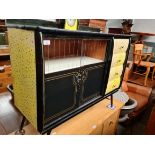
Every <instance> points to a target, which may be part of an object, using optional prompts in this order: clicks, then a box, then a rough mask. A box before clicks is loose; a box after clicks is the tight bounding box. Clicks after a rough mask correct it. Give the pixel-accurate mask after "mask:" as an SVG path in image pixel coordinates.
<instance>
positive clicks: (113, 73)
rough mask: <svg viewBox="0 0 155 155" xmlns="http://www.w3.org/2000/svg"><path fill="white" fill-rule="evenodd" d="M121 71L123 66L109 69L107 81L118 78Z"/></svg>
mask: <svg viewBox="0 0 155 155" xmlns="http://www.w3.org/2000/svg"><path fill="white" fill-rule="evenodd" d="M122 71H123V65H120V66H116V67H111V69H110V74H109V80H112V79H114V78H118V77H120V76H121V75H122Z"/></svg>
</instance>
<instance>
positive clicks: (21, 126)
mask: <svg viewBox="0 0 155 155" xmlns="http://www.w3.org/2000/svg"><path fill="white" fill-rule="evenodd" d="M25 121H26V118H25V116H23V118H22V121H21V124H20V127H19V130H17V131H16V132H15V135H24V134H25V130H24V129H23V127H24V123H25Z"/></svg>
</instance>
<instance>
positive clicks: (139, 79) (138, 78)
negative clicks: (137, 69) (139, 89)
mask: <svg viewBox="0 0 155 155" xmlns="http://www.w3.org/2000/svg"><path fill="white" fill-rule="evenodd" d="M129 81H131V82H133V83H136V84H139V85H144V76H142V75H136V74H133V73H132V75H131V77H130V78H129ZM146 86H147V87H150V88H153V87H155V79H154V80H151V78H150V77H149V78H148V80H147V83H146Z"/></svg>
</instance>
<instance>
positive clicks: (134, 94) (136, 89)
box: [122, 68, 152, 119]
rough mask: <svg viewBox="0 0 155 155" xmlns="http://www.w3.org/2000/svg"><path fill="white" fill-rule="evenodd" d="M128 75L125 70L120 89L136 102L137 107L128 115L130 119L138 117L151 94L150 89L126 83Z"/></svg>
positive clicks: (128, 70)
mask: <svg viewBox="0 0 155 155" xmlns="http://www.w3.org/2000/svg"><path fill="white" fill-rule="evenodd" d="M129 74H130V69H129V68H126V70H125V74H124V78H123V82H122V89H123V91H125V92H126V93H127V94H128V96H129V97H130V98H133V99H135V100H136V101H137V107H136V108H135V109H134V111H133V112H132V113H130V114H129V117H130V119H132V118H134V117H136V116H138V115H139V114H140V113H141V112H142V111H143V110H144V109H145V108H146V106H147V104H148V100H149V97H150V94H151V92H152V88H148V87H144V86H140V85H137V84H133V83H129V82H127V81H128V76H129Z"/></svg>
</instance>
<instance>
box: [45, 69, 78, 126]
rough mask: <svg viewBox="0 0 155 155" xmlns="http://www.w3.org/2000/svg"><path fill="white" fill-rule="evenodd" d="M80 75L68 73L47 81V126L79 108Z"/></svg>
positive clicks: (52, 77)
mask: <svg viewBox="0 0 155 155" xmlns="http://www.w3.org/2000/svg"><path fill="white" fill-rule="evenodd" d="M78 75H79V73H78V71H77V72H76V71H75V72H74V71H73V72H68V71H67V72H66V73H64V74H62V73H59V75H57V76H51V78H47V79H46V80H45V81H46V82H45V116H44V120H45V121H44V123H45V124H47V123H48V122H51V121H54V120H56V119H57V118H59V117H61V116H63V115H64V114H66V113H68V112H70V111H72V110H73V109H75V108H76V107H77V105H78V104H79V103H78V102H79V89H80V84H79V81H78Z"/></svg>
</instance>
